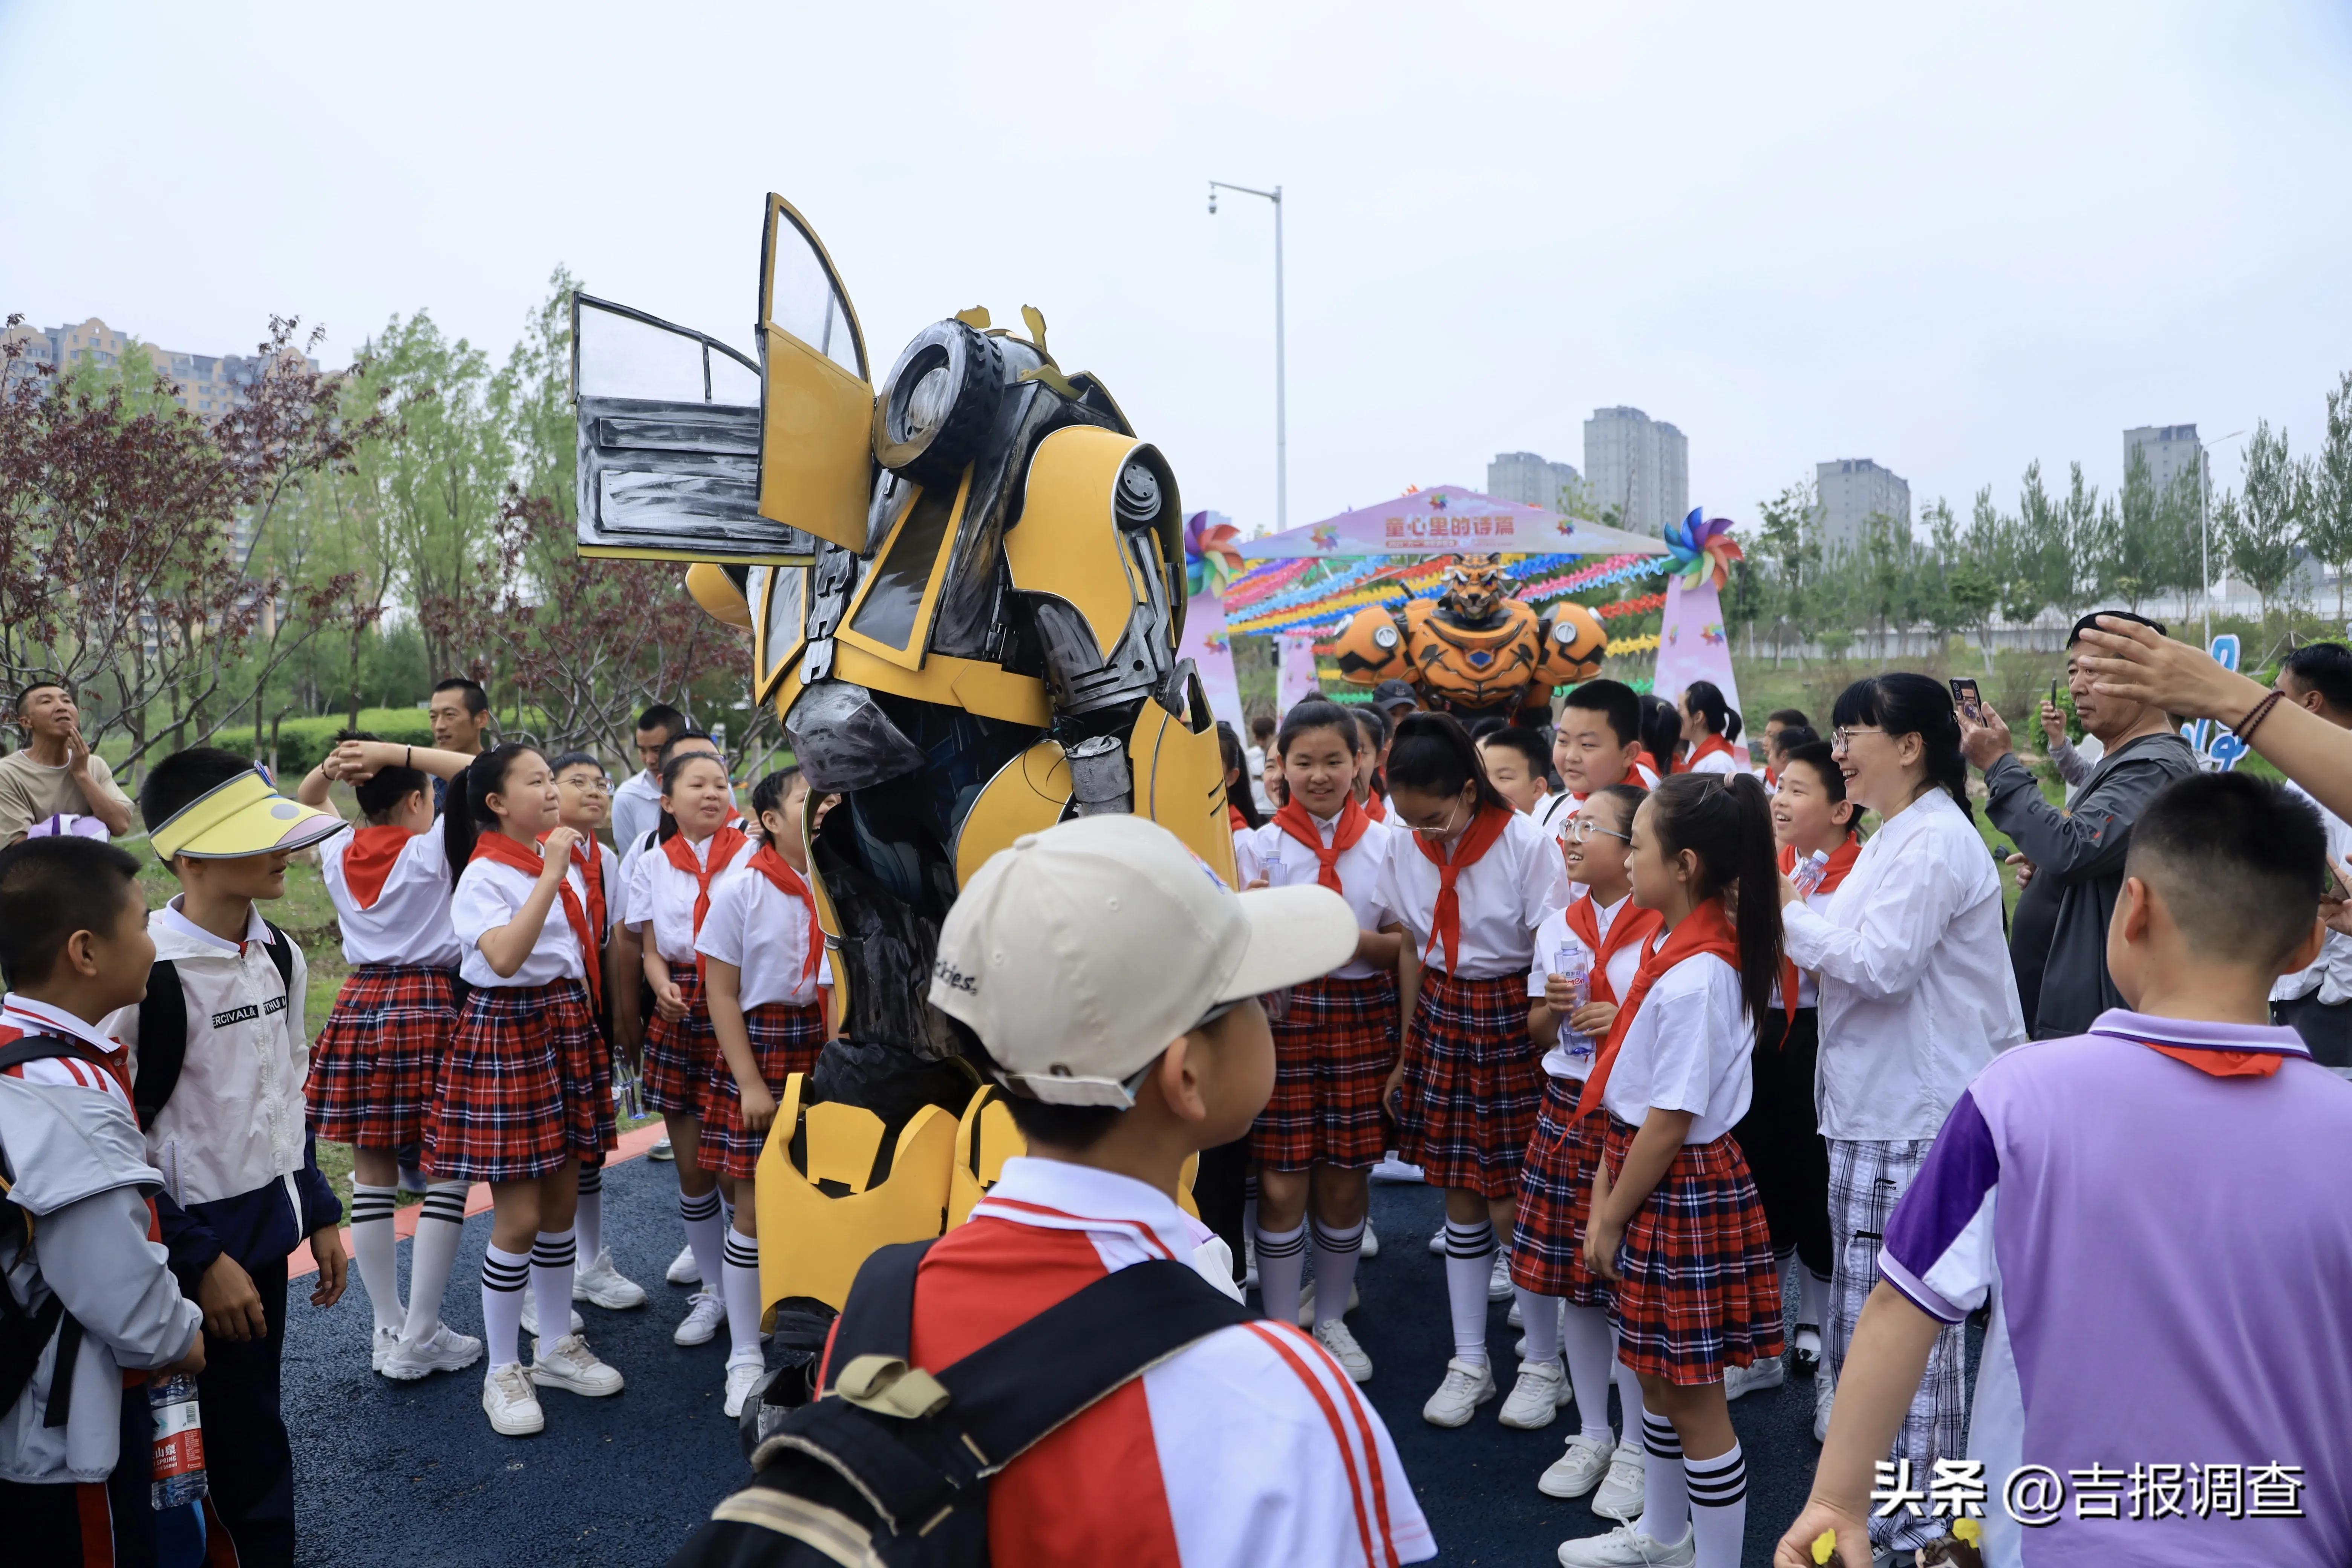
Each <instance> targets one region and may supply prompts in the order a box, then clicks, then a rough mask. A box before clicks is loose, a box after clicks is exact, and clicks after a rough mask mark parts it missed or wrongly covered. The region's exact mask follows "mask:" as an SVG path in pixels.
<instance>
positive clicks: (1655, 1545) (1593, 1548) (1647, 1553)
mask: <svg viewBox="0 0 2352 1568" xmlns="http://www.w3.org/2000/svg"><path fill="white" fill-rule="evenodd" d="M1559 1561H1560V1568H1692V1565H1693V1564H1695V1563H1697V1562H1698V1542H1697V1540H1696V1534H1695V1532H1694V1531H1691V1530H1689V1529H1688V1528H1685V1530H1684V1531H1683V1538H1682V1539H1681V1540H1680V1541H1677V1542H1675V1543H1674V1544H1672V1545H1671V1546H1670V1545H1668V1544H1667V1543H1666V1542H1663V1541H1653V1540H1651V1539H1650V1538H1649V1537H1648V1536H1646V1535H1642V1534H1639V1533H1637V1532H1636V1531H1634V1529H1633V1526H1632V1525H1630V1524H1621V1525H1619V1526H1618V1527H1617V1528H1616V1529H1614V1530H1612V1531H1610V1532H1609V1533H1608V1534H1606V1535H1588V1536H1586V1537H1584V1538H1583V1539H1582V1540H1580V1541H1563V1542H1560V1543H1559Z"/></svg>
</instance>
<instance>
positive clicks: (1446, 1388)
mask: <svg viewBox="0 0 2352 1568" xmlns="http://www.w3.org/2000/svg"><path fill="white" fill-rule="evenodd" d="M1495 1394H1496V1388H1495V1373H1494V1370H1493V1369H1492V1368H1490V1367H1488V1366H1486V1365H1484V1364H1483V1363H1475V1362H1466V1361H1464V1360H1463V1359H1462V1358H1461V1357H1460V1356H1455V1357H1454V1359H1453V1360H1452V1361H1449V1362H1447V1363H1445V1381H1444V1383H1441V1384H1438V1385H1437V1392H1436V1393H1434V1394H1431V1395H1430V1396H1429V1403H1428V1404H1426V1405H1423V1406H1422V1407H1421V1418H1422V1419H1423V1421H1426V1422H1428V1423H1429V1424H1430V1425H1431V1426H1466V1425H1468V1424H1469V1420H1470V1417H1471V1415H1472V1414H1473V1413H1474V1412H1475V1411H1476V1410H1477V1408H1478V1406H1480V1405H1484V1404H1486V1401H1488V1400H1490V1399H1492V1398H1494V1397H1495Z"/></svg>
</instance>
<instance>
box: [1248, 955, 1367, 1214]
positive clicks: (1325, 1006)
mask: <svg viewBox="0 0 2352 1568" xmlns="http://www.w3.org/2000/svg"><path fill="white" fill-rule="evenodd" d="M1396 1016H1397V994H1396V979H1395V977H1394V976H1393V975H1388V974H1371V975H1366V976H1364V977H1363V978H1361V979H1358V980H1343V979H1340V978H1339V977H1338V976H1336V975H1327V976H1325V977H1324V978H1323V979H1320V980H1310V981H1308V982H1307V983H1306V984H1303V985H1294V986H1292V987H1291V988H1290V1011H1289V1012H1288V1014H1287V1015H1286V1016H1284V1018H1283V1020H1282V1022H1281V1023H1279V1024H1276V1025H1275V1026H1274V1097H1273V1098H1272V1099H1271V1100H1267V1101H1266V1102H1265V1110H1262V1111H1260V1112H1258V1118H1257V1125H1256V1126H1255V1127H1254V1128H1252V1129H1251V1131H1250V1153H1251V1155H1252V1157H1253V1158H1255V1160H1256V1161H1257V1163H1259V1164H1261V1165H1264V1166H1265V1168H1266V1169H1268V1170H1271V1171H1304V1170H1306V1169H1307V1168H1308V1167H1309V1166H1312V1165H1345V1166H1348V1167H1349V1168H1351V1169H1362V1168H1369V1167H1370V1166H1373V1165H1377V1164H1379V1163H1381V1150H1383V1149H1385V1148H1386V1147H1387V1146H1388V1137H1387V1133H1386V1131H1385V1130H1384V1129H1383V1128H1382V1127H1381V1089H1383V1088H1385V1087H1386V1086H1387V1084H1388V1080H1389V1069H1390V1068H1393V1067H1395V1066H1396Z"/></svg>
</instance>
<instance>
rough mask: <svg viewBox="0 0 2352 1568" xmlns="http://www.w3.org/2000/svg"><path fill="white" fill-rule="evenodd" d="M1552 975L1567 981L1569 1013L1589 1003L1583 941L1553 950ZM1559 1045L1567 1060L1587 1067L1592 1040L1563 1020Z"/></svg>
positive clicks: (1587, 962)
mask: <svg viewBox="0 0 2352 1568" xmlns="http://www.w3.org/2000/svg"><path fill="white" fill-rule="evenodd" d="M1551 972H1552V973H1554V974H1557V975H1559V976H1561V977H1562V978H1564V979H1566V980H1567V981H1568V983H1569V984H1570V988H1571V989H1572V991H1573V992H1574V995H1575V1000H1574V1001H1573V1002H1572V1003H1571V1004H1570V1011H1571V1012H1572V1011H1574V1010H1575V1009H1576V1008H1578V1007H1581V1006H1583V1005H1585V1004H1586V1003H1587V1002H1590V1001H1591V1000H1592V954H1591V952H1588V951H1586V949H1585V946H1584V944H1583V943H1582V942H1561V943H1560V944H1559V947H1558V948H1556V949H1555V950H1553V952H1552V955H1551ZM1559 1045H1560V1049H1562V1050H1564V1051H1566V1052H1567V1053H1568V1058H1569V1060H1570V1061H1572V1062H1582V1063H1586V1064H1588V1065H1589V1064H1590V1063H1591V1060H1592V1037H1591V1035H1580V1034H1578V1033H1577V1032H1576V1031H1575V1030H1573V1029H1571V1028H1570V1027H1569V1026H1568V1024H1567V1022H1566V1021H1565V1020H1563V1021H1562V1022H1561V1024H1560V1026H1559Z"/></svg>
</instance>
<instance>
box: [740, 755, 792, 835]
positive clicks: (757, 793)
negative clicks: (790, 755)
mask: <svg viewBox="0 0 2352 1568" xmlns="http://www.w3.org/2000/svg"><path fill="white" fill-rule="evenodd" d="M800 776H801V766H800V764H799V763H790V764H788V765H787V766H784V767H781V768H778V769H777V770H776V771H775V772H774V773H770V774H769V775H768V776H767V777H766V778H763V779H761V781H760V782H759V783H758V784H753V785H752V786H751V816H752V820H754V821H757V820H758V819H759V816H760V814H761V812H764V811H782V810H783V809H784V802H785V801H786V800H787V799H788V798H790V796H791V795H792V793H793V780H794V779H796V778H799V777H800Z"/></svg>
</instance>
